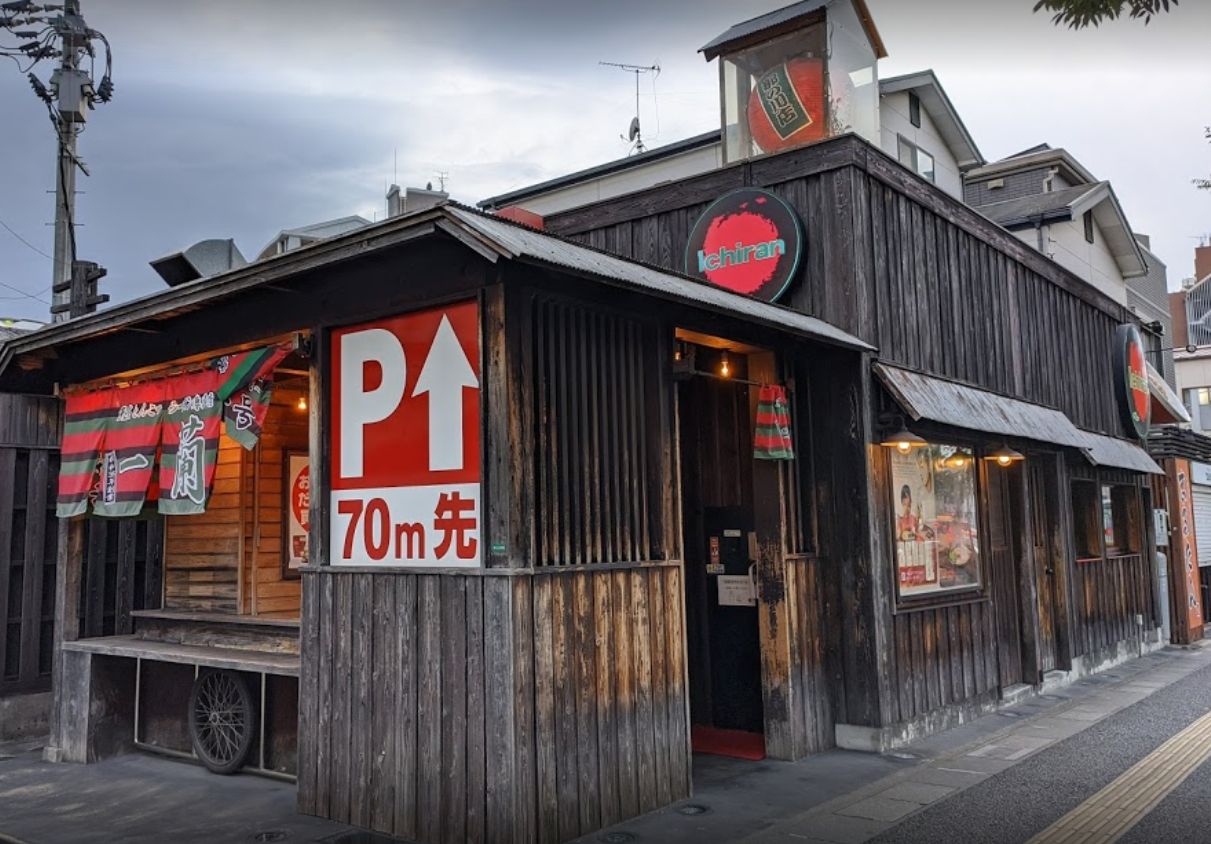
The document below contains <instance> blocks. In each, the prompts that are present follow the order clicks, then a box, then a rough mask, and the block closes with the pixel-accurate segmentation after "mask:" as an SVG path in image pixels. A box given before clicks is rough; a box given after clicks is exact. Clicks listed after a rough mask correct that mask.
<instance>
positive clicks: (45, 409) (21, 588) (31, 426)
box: [0, 394, 62, 695]
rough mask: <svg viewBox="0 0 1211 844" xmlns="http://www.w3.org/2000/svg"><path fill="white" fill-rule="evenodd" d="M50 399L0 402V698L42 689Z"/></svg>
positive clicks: (54, 427) (50, 527) (48, 631)
mask: <svg viewBox="0 0 1211 844" xmlns="http://www.w3.org/2000/svg"><path fill="white" fill-rule="evenodd" d="M61 426H62V414H61V405H60V402H59V401H58V399H54V398H49V397H40V396H22V395H11V394H3V395H0V695H4V694H12V693H17V692H23V691H38V690H42V689H47V688H49V687H50V679H51V659H52V652H53V648H52V644H53V640H54V616H55V612H54V600H55V571H56V566H55V564H56V557H57V542H58V530H57V527H58V526H57V523H56V519H55V490H56V484H57V481H58V477H59V454H58V446H59V437H60V433H61V430H62V428H61Z"/></svg>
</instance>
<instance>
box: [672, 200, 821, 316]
mask: <svg viewBox="0 0 1211 844" xmlns="http://www.w3.org/2000/svg"><path fill="white" fill-rule="evenodd" d="M801 241H802V236H801V234H800V226H799V218H798V217H797V216H796V215H795V212H794V211H793V210H792V209H791V207H790V206H789V205H787V204H786V203H785V202H783V201H782V200H781V199H779V198H778V197H777V196H775V195H774V194H772V193H769V192H767V191H763V190H757V189H755V188H743V189H741V190H737V191H733V192H731V193H729V194H726V195H724V196H722V197H720V198H719V199H717V200H715V202H713V203H711V205H710V207H709V208H707V210H706V211H705V212H704V213H703V215H702V216H701V217H699V218H698V221H697V222H696V223H695V224H694V228H693V230H692V231H691V232H690V237H689V241H688V243H687V244H686V250H685V271H686V273H687V274H688V275H692V276H695V277H696V278H699V279H702V280H703V281H708V282H710V283H711V284H714V285H716V286H718V287H722V288H724V289H726V290H731V291H733V292H735V293H743V294H745V295H747V296H753V297H756V298H758V299H763V300H765V301H767V302H772V301H774V300H775V299H777V298H778V297H779V296H781V295H782V293H783V292H784V291H785V290H786V288H787V286H788V285H789V284H790V281H791V278H792V277H793V276H794V274H795V271H796V270H797V269H798V267H799V252H800V249H801Z"/></svg>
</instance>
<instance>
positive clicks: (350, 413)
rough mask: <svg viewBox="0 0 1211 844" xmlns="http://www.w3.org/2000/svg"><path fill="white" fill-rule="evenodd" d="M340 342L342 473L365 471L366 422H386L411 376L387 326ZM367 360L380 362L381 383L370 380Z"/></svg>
mask: <svg viewBox="0 0 1211 844" xmlns="http://www.w3.org/2000/svg"><path fill="white" fill-rule="evenodd" d="M338 342H339V343H340V357H339V359H340V379H339V383H340V407H341V428H342V430H341V449H340V461H341V462H340V474H341V477H343V478H360V477H361V476H362V475H363V474H364V466H365V460H364V458H365V453H366V449H365V442H366V436H365V431H366V426H367V425H372V424H374V423H375V422H382V421H383V420H384V419H386V418H387V417H388V416H390V415H391V414H392V413H394V412H395V409H396V408H397V407H399V402H400V399H402V398H403V397H404V386H405V384H406V383H407V380H408V362H407V360H406V359H405V357H404V347H403V345H402V344H401V343H400V341H399V338H398V337H396V336H395V335H394V334H392V333H391V332H390V331H387V330H386V329H383V328H367V329H365V330H363V331H353V332H351V333H349V334H344V335H342V336H341V337H340V338H339V340H338ZM367 364H377V366H378V369H379V372H380V376H379V381H378V385H377V386H374V387H371V386H370V385H369V384H368V383H367V382H368V381H369V380H370V379H369V378H368V377H367V375H368V373H367V369H368V367H367Z"/></svg>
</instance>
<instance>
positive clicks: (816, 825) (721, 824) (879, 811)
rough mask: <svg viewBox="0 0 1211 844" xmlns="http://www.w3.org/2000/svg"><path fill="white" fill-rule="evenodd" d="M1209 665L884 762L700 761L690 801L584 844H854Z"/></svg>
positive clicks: (1018, 709) (1172, 667) (1021, 710)
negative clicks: (635, 843) (600, 843)
mask: <svg viewBox="0 0 1211 844" xmlns="http://www.w3.org/2000/svg"><path fill="white" fill-rule="evenodd" d="M1208 666H1211V643H1206V644H1204V643H1200V645H1199V646H1196V647H1192V648H1177V647H1166V648H1164V649H1162V650H1160V651H1155V652H1153V653H1151V654H1147V655H1145V656H1142V657H1140V658H1138V659H1135V660H1132V661H1131V662H1128V663H1125V664H1123V665H1120V666H1118V667H1116V668H1114V669H1112V670H1110V671H1107V672H1104V673H1102V674H1098V675H1094V676H1091V677H1087V678H1086V679H1084V680H1081V681H1079V682H1077V683H1075V684H1074V685H1072V686H1068V687H1066V688H1063V689H1060V690H1057V691H1054V692H1052V693H1049V694H1043V695H1038V696H1035V697H1032V698H1028V699H1026V700H1024V701H1022V702H1021V703H1018V704H1016V705H1013V706H1010V707H1007V708H1005V709H1002V710H1000V711H998V712H995V713H993V714H990V715H987V716H984V717H983V718H980V719H978V720H976V721H973V722H971V723H970V724H966V725H964V726H961V727H957V728H955V729H953V730H948V731H946V732H944V733H941V734H939V735H936V736H931V737H929V738H926V739H922V740H921V741H918V742H916V743H914V744H911V745H909V746H907V747H905V748H903V749H901V750H900V751H897V752H896V753H894V754H889V755H885V756H877V755H874V754H863V753H855V752H849V751H833V752H830V753H824V754H820V755H818V756H813V757H810V758H808V759H805V760H803V761H802V762H797V763H784V762H764V763H759V764H753V763H743V762H737V761H733V760H725V759H716V758H712V757H704V756H699V757H696V758H695V760H694V796H693V797H692V798H691V799H690V800H688V801H684V802H682V803H679V804H677V805H675V806H672V807H670V808H667V809H663V810H660V811H658V812H653V813H651V814H649V815H646V816H644V817H642V818H638V819H636V820H633V821H629V822H627V823H623V824H619V825H618V826H616V827H612V828H611V829H609V830H607V831H606V832H605V833H604V834H603V833H596V834H594V835H592V836H588V837H587V838H585V839H582V840H583V841H590V840H593V841H612V842H617V844H624V842H629V841H661V842H686V844H689V842H710V841H719V842H722V841H745V842H749V844H859V842H864V841H867V840H869V839H871V838H874V837H875V836H877V835H879V834H880V833H882V832H884V831H885V830H887V829H890V828H891V827H893V826H895V825H896V824H898V823H899V822H901V821H902V820H904V819H905V818H907V817H909V816H911V815H912V814H914V813H916V812H918V811H920V810H922V809H923V808H925V807H926V806H929V805H930V804H932V803H935V802H937V801H939V800H942V799H944V798H946V797H950V796H952V795H954V794H956V793H958V792H960V791H962V790H964V789H966V788H970V787H971V786H973V785H976V784H977V783H980V782H983V781H984V780H986V779H988V778H989V777H991V776H994V775H995V774H998V773H1000V772H1002V771H1005V770H1007V769H1009V768H1011V767H1013V766H1014V765H1016V764H1018V763H1019V762H1021V761H1022V760H1024V759H1026V758H1028V757H1030V756H1032V755H1033V754H1035V753H1037V752H1038V751H1040V750H1043V749H1044V748H1047V747H1050V746H1051V745H1053V744H1055V743H1056V742H1059V741H1062V740H1063V739H1066V738H1068V737H1070V736H1073V735H1075V734H1077V733H1079V732H1082V731H1083V730H1085V729H1087V728H1089V727H1091V726H1092V725H1093V724H1095V723H1097V722H1099V721H1101V720H1102V719H1104V718H1106V717H1108V716H1110V715H1113V714H1114V713H1116V712H1119V711H1120V710H1122V709H1125V708H1126V707H1128V706H1131V705H1132V704H1135V703H1138V702H1139V701H1141V700H1143V699H1145V698H1147V697H1148V696H1150V695H1151V694H1153V693H1154V692H1156V691H1157V690H1159V689H1162V688H1165V687H1167V686H1169V685H1170V684H1172V683H1174V682H1177V681H1178V680H1180V679H1182V678H1183V677H1186V676H1188V675H1190V674H1192V673H1194V672H1195V671H1198V670H1199V669H1202V668H1206V667H1208ZM687 811H688V812H689V814H687Z"/></svg>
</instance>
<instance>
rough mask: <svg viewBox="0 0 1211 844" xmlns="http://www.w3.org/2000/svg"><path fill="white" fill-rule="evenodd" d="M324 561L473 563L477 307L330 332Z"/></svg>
mask: <svg viewBox="0 0 1211 844" xmlns="http://www.w3.org/2000/svg"><path fill="white" fill-rule="evenodd" d="M329 348H330V350H331V361H332V366H331V370H330V371H331V376H332V386H331V391H330V392H329V397H330V399H331V402H332V405H331V410H332V412H331V436H332V439H331V441H330V448H329V454H331V455H332V461H331V464H330V467H329V483H330V493H329V496H330V498H329V502H330V507H329V512H330V516H329V518H330V521H329V531H330V534H329V547H328V553H329V561H330V562H332V563H334V564H338V565H339V564H348V565H383V566H387V565H394V566H404V565H439V566H477V565H479V564H480V562H481V560H482V559H483V550H482V541H481V537H480V527H479V493H480V489H479V486H480V476H481V473H480V415H479V411H480V401H479V399H480V377H481V376H480V342H479V307H478V305H477V304H476V303H475V302H460V303H457V304H453V305H445V306H442V307H438V308H431V309H428V310H423V311H415V312H412V313H408V314H400V315H398V316H392V317H387V318H385V319H380V320H375V321H374V322H371V323H364V324H362V325H355V326H350V327H348V328H340V329H337V330H335V331H333V333H332V341H331V346H330V347H329Z"/></svg>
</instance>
